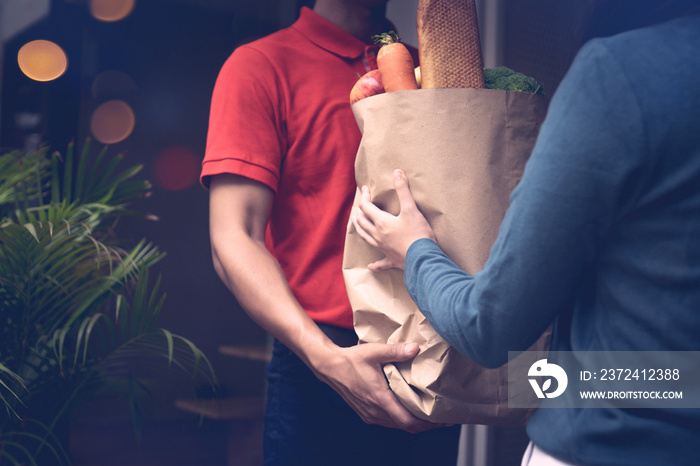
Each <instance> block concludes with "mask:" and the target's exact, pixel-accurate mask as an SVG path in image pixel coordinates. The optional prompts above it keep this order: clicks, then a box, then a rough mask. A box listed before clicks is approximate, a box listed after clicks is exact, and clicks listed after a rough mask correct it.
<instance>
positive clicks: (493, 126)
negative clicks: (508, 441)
mask: <svg viewBox="0 0 700 466" xmlns="http://www.w3.org/2000/svg"><path fill="white" fill-rule="evenodd" d="M545 110H546V104H545V101H544V98H543V97H542V96H538V95H534V94H529V93H522V92H514V91H501V90H491V89H421V90H411V91H397V92H391V93H386V94H381V95H377V96H373V97H369V98H365V99H363V100H360V101H359V102H357V103H355V104H354V105H353V112H354V113H355V117H356V120H357V123H358V125H359V127H360V130H361V131H362V141H361V144H360V148H359V150H358V153H357V158H356V161H355V178H356V181H357V184H358V186H362V185H368V186H369V187H370V190H371V193H372V199H373V202H375V203H376V204H377V205H379V206H380V207H381V208H383V209H384V210H387V211H389V212H391V213H393V214H397V213H398V199H397V198H396V193H395V191H394V188H393V182H392V172H393V171H394V169H396V168H401V169H402V170H404V172H405V173H406V175H407V177H408V180H409V184H410V187H411V191H412V193H413V195H414V197H415V199H416V203H417V205H418V207H419V208H420V210H421V211H422V212H423V214H424V215H425V216H426V218H427V220H428V222H429V223H430V225H431V226H432V227H433V229H434V231H435V235H436V237H437V240H438V243H439V245H440V247H441V248H442V249H443V251H445V253H446V254H447V255H448V256H449V257H450V258H451V259H452V260H453V261H455V262H456V263H457V264H458V265H459V266H460V267H461V268H463V269H464V270H466V271H467V272H469V273H471V274H473V273H475V272H476V271H478V270H480V269H481V268H482V267H483V265H484V263H485V262H486V259H487V258H488V256H489V252H490V249H491V246H492V244H493V242H494V241H495V239H496V236H497V233H498V228H499V225H500V223H501V221H502V219H503V216H504V214H505V212H506V209H507V208H508V205H509V197H510V193H511V191H512V190H513V188H514V187H515V186H516V184H517V183H518V181H519V180H520V178H521V176H522V172H523V168H524V166H525V162H526V161H527V158H528V157H529V155H530V152H531V150H532V147H533V146H534V143H535V139H536V137H537V133H538V130H539V126H540V123H541V122H542V119H543V118H544V114H545ZM358 198H359V190H358V196H357V197H356V199H355V205H354V206H353V209H356V208H357V201H358ZM382 257H383V254H382V253H381V252H379V251H377V250H376V249H374V248H372V247H371V246H369V245H368V244H367V243H365V242H364V241H363V240H362V239H361V238H360V237H359V235H357V233H356V232H355V229H354V226H353V225H352V223H350V224H349V225H348V231H347V236H346V244H345V252H344V260H343V275H344V279H345V283H346V287H347V290H348V296H349V298H350V302H351V305H352V308H353V315H354V327H355V331H356V332H357V334H358V337H359V340H360V342H361V343H363V342H379V343H397V342H416V343H418V344H419V345H420V352H419V354H418V355H417V356H416V357H415V358H414V359H413V360H411V361H408V362H404V363H396V364H387V365H386V366H385V367H384V372H385V374H386V377H387V379H388V381H389V384H390V386H391V389H392V390H393V391H394V393H395V394H396V396H397V397H398V398H399V400H400V401H401V402H402V404H403V405H404V406H405V407H406V408H407V409H408V410H409V411H411V412H412V413H413V414H414V415H415V416H417V417H419V418H422V419H427V420H430V421H433V422H439V423H443V422H445V423H456V424H457V423H458V424H487V425H501V426H522V425H524V424H525V422H526V420H527V418H528V416H529V414H530V413H531V411H532V410H531V409H523V408H519V409H510V408H509V407H508V383H507V376H508V367H507V364H506V365H504V366H502V367H500V368H498V369H486V368H484V367H482V366H479V365H478V364H477V363H475V362H474V361H472V360H470V359H469V358H468V357H466V356H464V355H462V354H461V353H459V352H458V351H457V350H455V349H454V348H453V347H452V346H450V345H449V344H448V343H447V342H446V341H445V340H444V339H442V338H441V337H440V335H438V334H437V332H436V331H435V330H434V329H433V327H432V326H431V325H430V323H429V322H428V320H427V319H426V318H425V317H424V316H423V314H421V312H420V311H419V310H418V308H417V307H416V305H415V303H414V302H413V300H412V299H411V298H410V296H409V295H408V292H407V291H406V288H405V285H404V280H403V271H401V270H398V269H393V270H388V271H382V272H371V271H369V270H368V269H367V267H366V266H367V264H369V263H371V262H373V261H376V260H378V259H381V258H382ZM549 337H550V333H549V332H547V333H545V334H544V335H543V336H542V337H541V338H540V339H539V340H538V341H537V343H536V344H534V345H533V347H532V349H537V350H546V349H548V346H549ZM522 377H527V374H526V373H523V374H522ZM512 395H513V394H512Z"/></svg>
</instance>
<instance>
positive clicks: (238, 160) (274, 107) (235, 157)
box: [200, 46, 287, 192]
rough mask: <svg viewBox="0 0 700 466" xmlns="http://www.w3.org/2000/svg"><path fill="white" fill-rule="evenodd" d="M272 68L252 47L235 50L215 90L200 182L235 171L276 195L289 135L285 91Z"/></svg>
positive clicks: (205, 183)
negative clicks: (285, 125) (285, 112)
mask: <svg viewBox="0 0 700 466" xmlns="http://www.w3.org/2000/svg"><path fill="white" fill-rule="evenodd" d="M278 76H279V75H278V73H277V72H276V70H275V68H274V66H273V65H272V64H271V63H270V61H269V60H268V59H267V58H266V57H265V55H264V54H263V53H261V52H260V51H258V50H257V49H255V48H253V47H249V46H242V47H239V48H238V49H236V51H234V52H233V54H232V55H231V56H230V57H229V59H228V60H227V61H226V63H225V64H224V66H223V67H222V68H221V71H220V73H219V76H218V78H217V81H216V85H215V86H214V92H213V96H212V102H211V110H210V115H209V131H208V135H207V146H206V153H205V156H204V161H203V163H202V172H201V175H200V181H201V183H202V185H203V186H204V187H205V188H208V187H209V178H210V177H211V176H213V175H217V174H221V173H233V174H237V175H242V176H245V177H247V178H251V179H253V180H256V181H259V182H261V183H263V184H265V185H267V186H268V187H270V188H271V189H272V190H273V191H275V192H277V185H278V181H279V173H280V165H281V161H282V156H283V154H284V148H285V147H286V145H287V144H286V135H285V131H284V128H285V127H284V123H283V122H284V108H285V99H284V95H285V92H284V88H283V86H282V82H281V81H280V80H279V78H278Z"/></svg>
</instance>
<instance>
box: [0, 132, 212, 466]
mask: <svg viewBox="0 0 700 466" xmlns="http://www.w3.org/2000/svg"><path fill="white" fill-rule="evenodd" d="M90 152H91V151H90V142H89V141H87V142H86V144H85V145H84V146H83V148H82V150H76V148H75V146H74V145H73V144H70V145H69V147H68V150H67V151H66V153H65V155H64V156H61V155H60V154H58V153H53V154H51V155H49V153H48V150H47V149H45V148H44V149H42V150H40V151H37V152H30V153H25V152H23V151H12V152H9V153H6V154H2V155H0V404H2V405H3V406H4V407H5V411H6V413H7V416H4V417H2V418H0V463H2V461H3V460H5V461H9V463H10V464H34V462H35V458H38V457H39V453H40V452H42V451H43V454H44V455H48V456H49V457H50V458H53V461H54V462H58V463H59V464H63V463H64V462H65V463H66V464H67V463H69V461H68V460H67V456H66V455H65V452H64V449H63V447H62V446H61V445H60V442H59V441H58V439H56V438H55V436H54V435H53V429H54V428H55V426H56V424H57V422H59V420H60V419H62V418H64V417H65V416H66V415H67V414H68V413H70V412H71V410H73V409H75V408H76V407H78V406H80V405H81V404H82V403H83V402H84V401H85V400H87V399H89V398H90V397H93V396H97V395H104V394H107V393H120V394H122V395H124V396H126V398H127V399H128V400H129V403H130V406H131V407H132V409H133V412H134V413H138V412H139V403H140V400H142V399H143V397H146V398H148V397H150V396H151V394H150V393H149V390H150V388H149V387H151V386H152V385H153V383H152V382H153V380H154V378H156V377H162V372H166V373H168V372H169V371H172V370H177V371H180V372H183V373H185V374H188V375H189V376H190V377H191V378H192V379H193V381H194V380H195V379H199V378H203V379H204V380H205V381H206V382H208V383H211V384H212V385H215V384H216V378H215V375H214V370H213V368H212V366H211V364H210V363H209V361H208V360H207V358H206V356H205V355H204V354H203V353H202V352H201V351H200V350H199V349H198V348H197V347H196V345H194V344H193V343H192V342H191V341H189V340H187V339H185V338H183V337H181V336H178V335H175V334H173V333H171V332H170V331H168V330H166V329H162V328H159V327H158V326H157V320H158V317H159V315H160V313H161V311H162V310H163V309H164V306H165V294H164V293H162V292H161V291H160V277H157V278H156V279H155V280H154V281H152V280H151V279H150V276H149V275H150V273H149V269H150V267H151V266H152V265H153V264H155V263H156V262H158V261H159V260H161V259H162V258H163V257H164V256H165V254H164V253H163V252H161V251H159V250H158V248H157V247H156V246H155V245H154V244H152V243H150V242H148V241H146V240H141V241H139V242H137V243H136V244H127V243H125V242H124V241H122V240H120V239H119V238H118V237H116V236H115V234H114V231H113V230H112V228H111V227H112V224H113V223H114V221H115V220H116V219H117V218H118V217H119V216H123V215H141V214H139V213H137V212H134V211H132V210H130V208H129V204H130V203H131V202H132V201H134V200H136V199H138V198H140V197H143V196H144V195H146V193H147V191H148V190H149V189H150V184H149V183H148V182H147V181H144V180H138V179H136V178H135V176H136V175H137V174H138V173H139V172H140V170H141V169H142V167H141V166H140V165H135V166H132V167H127V168H122V164H123V162H124V158H123V157H122V156H121V155H117V156H115V157H109V156H108V154H107V151H106V149H102V150H101V151H100V152H99V153H98V154H97V156H96V157H95V158H94V160H91V157H90ZM134 363H137V364H134ZM145 363H148V364H149V369H150V368H153V369H154V370H148V371H146V373H145V374H143V373H140V372H139V371H138V370H135V368H136V369H138V366H143V364H145ZM47 400H48V401H47ZM54 400H55V402H53V401H54ZM37 403H44V404H43V405H41V406H38V405H37ZM46 403H48V404H46ZM20 418H21V419H22V421H21V422H20ZM28 423H30V424H31V425H33V426H35V427H36V426H39V427H36V428H34V429H33V430H30V431H26V430H25V428H24V427H26V426H27V425H28ZM135 425H138V424H135Z"/></svg>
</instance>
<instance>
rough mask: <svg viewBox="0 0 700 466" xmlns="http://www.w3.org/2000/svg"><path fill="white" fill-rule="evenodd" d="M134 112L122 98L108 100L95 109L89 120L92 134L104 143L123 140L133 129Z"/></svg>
mask: <svg viewBox="0 0 700 466" xmlns="http://www.w3.org/2000/svg"><path fill="white" fill-rule="evenodd" d="M134 124H135V118H134V112H133V110H131V107H130V106H129V104H127V103H126V102H124V101H122V100H110V101H107V102H105V103H103V104H102V105H100V106H99V107H97V108H96V109H95V111H94V112H93V113H92V118H91V120H90V129H91V130H92V134H93V136H95V138H96V139H97V140H98V141H100V142H102V143H104V144H114V143H117V142H120V141H123V140H124V139H126V138H127V137H129V135H130V134H131V132H132V131H133V130H134Z"/></svg>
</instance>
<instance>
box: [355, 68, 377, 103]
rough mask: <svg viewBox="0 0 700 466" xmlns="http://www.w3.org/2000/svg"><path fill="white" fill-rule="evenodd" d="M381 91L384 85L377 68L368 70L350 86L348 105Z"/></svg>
mask: <svg viewBox="0 0 700 466" xmlns="http://www.w3.org/2000/svg"><path fill="white" fill-rule="evenodd" d="M383 93H384V85H383V84H382V76H381V75H380V74H379V70H372V71H368V72H367V73H365V74H364V75H363V76H362V77H361V78H360V79H358V80H357V82H356V83H355V85H354V86H353V87H352V90H351V91H350V105H352V104H354V103H355V102H357V101H358V100H361V99H364V98H365V97H369V96H372V95H377V94H383Z"/></svg>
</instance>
